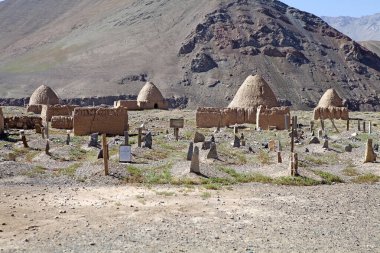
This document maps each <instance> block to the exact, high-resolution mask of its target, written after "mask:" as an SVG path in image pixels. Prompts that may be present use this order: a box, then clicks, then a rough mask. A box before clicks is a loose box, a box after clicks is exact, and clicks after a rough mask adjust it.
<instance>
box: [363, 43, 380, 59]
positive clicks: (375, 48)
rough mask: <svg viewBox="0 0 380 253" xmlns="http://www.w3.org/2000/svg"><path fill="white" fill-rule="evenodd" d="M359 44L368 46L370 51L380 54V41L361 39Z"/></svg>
mask: <svg viewBox="0 0 380 253" xmlns="http://www.w3.org/2000/svg"><path fill="white" fill-rule="evenodd" d="M360 44H361V45H362V46H363V47H366V48H368V49H369V50H371V51H372V52H374V53H376V54H377V55H378V56H380V41H376V40H369V41H361V42H360Z"/></svg>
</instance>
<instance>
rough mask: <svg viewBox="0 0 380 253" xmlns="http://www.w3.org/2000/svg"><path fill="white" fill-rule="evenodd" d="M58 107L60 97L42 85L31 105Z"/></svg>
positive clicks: (34, 93) (35, 92)
mask: <svg viewBox="0 0 380 253" xmlns="http://www.w3.org/2000/svg"><path fill="white" fill-rule="evenodd" d="M47 104H49V105H56V104H59V97H58V95H57V94H56V93H55V92H54V91H53V89H52V88H50V87H49V86H46V85H41V86H40V87H38V88H37V89H36V90H35V91H34V92H33V94H32V96H31V97H30V100H29V105H47Z"/></svg>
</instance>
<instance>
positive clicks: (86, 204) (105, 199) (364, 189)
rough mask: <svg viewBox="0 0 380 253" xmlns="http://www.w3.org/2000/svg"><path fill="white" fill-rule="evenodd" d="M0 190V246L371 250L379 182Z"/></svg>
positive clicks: (379, 239) (377, 241) (379, 228)
mask: <svg viewBox="0 0 380 253" xmlns="http://www.w3.org/2000/svg"><path fill="white" fill-rule="evenodd" d="M1 188H2V189H1V195H0V200H1V201H0V202H1V205H0V224H1V225H0V226H1V227H0V230H1V232H0V249H1V252H21V251H25V252H268V251H270V252H312V251H318V252H376V251H378V249H379V248H380V236H379V234H380V223H379V220H380V212H379V207H380V184H375V185H357V184H339V185H331V186H315V187H285V186H274V185H263V184H246V185H236V186H234V187H233V188H223V190H221V191H208V190H205V189H204V188H201V187H199V188H198V187H195V188H186V187H171V186H155V187H152V188H147V187H137V186H122V187H91V188H84V187H81V188H75V187H72V186H70V187H67V188H64V187H61V188H57V187H42V186H33V187H30V186H2V187H1Z"/></svg>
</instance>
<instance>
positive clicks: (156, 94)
mask: <svg viewBox="0 0 380 253" xmlns="http://www.w3.org/2000/svg"><path fill="white" fill-rule="evenodd" d="M164 100H165V99H164V97H163V96H162V94H161V91H160V90H159V89H158V88H157V87H156V85H154V84H153V83H152V82H147V83H146V84H145V85H144V87H143V88H142V89H141V91H140V93H139V95H138V96H137V102H146V101H148V102H152V103H153V102H154V103H155V102H162V101H164Z"/></svg>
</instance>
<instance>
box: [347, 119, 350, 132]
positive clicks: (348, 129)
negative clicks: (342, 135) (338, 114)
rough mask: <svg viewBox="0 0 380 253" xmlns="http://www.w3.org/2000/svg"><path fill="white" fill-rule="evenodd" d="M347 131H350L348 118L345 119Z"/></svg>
mask: <svg viewBox="0 0 380 253" xmlns="http://www.w3.org/2000/svg"><path fill="white" fill-rule="evenodd" d="M347 131H350V119H347Z"/></svg>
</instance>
